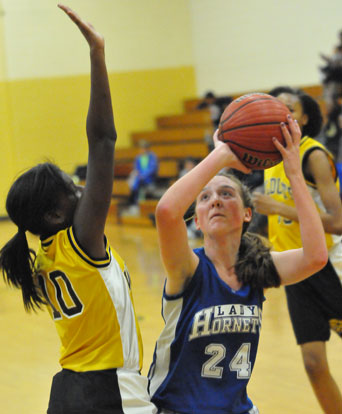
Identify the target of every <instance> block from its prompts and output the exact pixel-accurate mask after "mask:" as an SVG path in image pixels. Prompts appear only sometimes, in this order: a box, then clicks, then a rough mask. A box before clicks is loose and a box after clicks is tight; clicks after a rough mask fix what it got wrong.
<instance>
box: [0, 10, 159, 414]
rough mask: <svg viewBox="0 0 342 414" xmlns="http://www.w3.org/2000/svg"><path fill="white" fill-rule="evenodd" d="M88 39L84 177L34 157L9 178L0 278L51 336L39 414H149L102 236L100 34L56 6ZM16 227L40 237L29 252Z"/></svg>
mask: <svg viewBox="0 0 342 414" xmlns="http://www.w3.org/2000/svg"><path fill="white" fill-rule="evenodd" d="M59 7H60V8H61V9H62V10H63V11H64V12H65V13H66V14H67V16H68V17H69V18H70V19H71V20H72V21H73V22H74V23H75V24H76V25H77V27H78V28H79V30H80V31H81V33H82V34H83V36H84V38H85V40H86V41H87V43H88V44H89V48H90V62H91V96H90V103H89V110H88V116H87V137H88V146H89V159H88V168H87V177H86V185H85V187H84V189H83V190H81V189H79V188H77V187H76V186H75V185H74V184H73V182H72V180H71V179H70V178H69V177H68V176H67V174H65V173H64V172H62V171H61V170H60V169H59V168H58V167H57V166H56V165H53V164H50V163H45V164H39V165H37V166H35V167H33V168H31V169H30V170H28V171H26V172H25V173H23V174H22V175H21V176H20V177H19V178H17V180H16V181H15V182H14V183H13V185H12V187H11V189H10V191H9V193H8V196H7V202H6V208H7V211H8V214H9V216H10V218H11V220H12V221H13V222H14V223H15V224H16V225H17V226H18V231H17V233H16V234H15V235H14V236H13V238H12V239H11V240H10V241H9V242H8V243H7V244H6V245H5V246H4V247H3V248H2V249H1V252H0V267H1V269H2V272H3V275H4V278H5V280H6V281H7V282H8V283H10V284H12V285H14V286H16V287H18V288H20V289H21V291H22V295H23V300H24V305H25V308H26V309H35V308H40V307H41V306H42V305H43V304H46V305H48V309H49V312H50V314H51V317H52V318H53V320H54V322H55V325H56V329H57V332H58V335H59V337H60V340H61V356H60V364H61V366H62V370H61V371H60V372H59V373H57V374H56V375H55V376H54V379H53V383H52V387H51V394H50V401H49V408H48V414H63V413H69V414H71V413H73V414H96V413H98V414H100V413H101V414H105V413H108V414H113V413H117V414H137V413H138V414H154V413H156V411H157V410H156V408H155V407H154V405H153V404H152V403H151V402H150V399H149V396H148V393H147V380H146V378H143V377H142V376H141V375H140V370H141V367H142V341H141V335H140V331H139V326H138V322H137V319H136V316H135V311H134V306H133V302H132V292H131V283H130V278H129V274H128V271H127V268H126V266H125V263H124V261H123V260H122V259H121V258H120V256H119V255H118V253H117V252H115V251H114V250H112V249H111V248H110V246H109V245H108V243H107V240H106V238H105V236H104V228H105V223H106V217H107V212H108V208H109V204H110V199H111V195H112V188H113V171H114V148H115V142H116V137H117V136H116V130H115V126H114V120H113V111H112V104H111V96H110V89H109V81H108V75H107V69H106V63H105V54H104V39H103V37H102V35H100V34H99V33H97V32H96V31H95V29H94V28H93V27H92V25H90V24H89V23H86V22H85V21H84V20H82V19H81V18H80V17H79V16H78V15H77V14H76V13H74V12H73V11H72V10H71V9H70V8H68V7H66V6H62V5H60V6H59ZM26 231H29V232H31V233H33V234H36V235H38V236H39V237H40V246H39V250H38V253H37V255H36V254H35V253H34V252H33V251H32V250H31V249H29V246H28V243H27V239H26Z"/></svg>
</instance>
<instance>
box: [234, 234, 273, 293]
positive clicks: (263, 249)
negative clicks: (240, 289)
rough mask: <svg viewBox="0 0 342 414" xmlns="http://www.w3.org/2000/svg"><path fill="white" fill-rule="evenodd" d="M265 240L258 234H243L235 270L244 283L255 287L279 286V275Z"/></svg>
mask: <svg viewBox="0 0 342 414" xmlns="http://www.w3.org/2000/svg"><path fill="white" fill-rule="evenodd" d="M266 242H267V241H264V240H263V238H262V237H261V236H259V235H258V234H255V233H249V232H245V233H244V234H243V236H242V238H241V244H240V249H239V255H238V260H237V263H236V265H235V271H236V274H237V277H238V280H239V281H240V282H242V283H243V284H244V285H245V284H249V285H251V286H252V287H253V288H256V289H260V288H269V287H279V286H280V277H279V274H278V272H277V269H276V267H275V266H274V262H273V259H272V256H271V254H270V246H268V245H267V243H266Z"/></svg>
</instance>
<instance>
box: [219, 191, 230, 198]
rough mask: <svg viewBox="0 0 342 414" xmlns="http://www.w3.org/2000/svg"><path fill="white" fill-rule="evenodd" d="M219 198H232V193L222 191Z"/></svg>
mask: <svg viewBox="0 0 342 414" xmlns="http://www.w3.org/2000/svg"><path fill="white" fill-rule="evenodd" d="M221 196H222V197H225V198H229V197H232V196H233V194H232V192H231V191H229V190H222V191H221Z"/></svg>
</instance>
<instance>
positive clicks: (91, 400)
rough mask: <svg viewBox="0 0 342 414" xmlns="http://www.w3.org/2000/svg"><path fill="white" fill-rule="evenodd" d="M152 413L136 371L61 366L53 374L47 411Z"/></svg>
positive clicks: (51, 413) (143, 380)
mask: <svg viewBox="0 0 342 414" xmlns="http://www.w3.org/2000/svg"><path fill="white" fill-rule="evenodd" d="M156 413H157V409H156V408H155V406H154V405H153V404H152V403H151V402H150V399H149V395H148V393H147V379H146V378H145V377H143V376H141V375H140V374H139V373H138V372H136V371H130V370H127V369H123V368H118V369H109V370H103V371H87V372H75V371H71V370H68V369H63V370H62V371H60V372H58V373H57V374H56V375H55V376H54V377H53V381H52V387H51V393H50V401H49V408H48V410H47V414H156Z"/></svg>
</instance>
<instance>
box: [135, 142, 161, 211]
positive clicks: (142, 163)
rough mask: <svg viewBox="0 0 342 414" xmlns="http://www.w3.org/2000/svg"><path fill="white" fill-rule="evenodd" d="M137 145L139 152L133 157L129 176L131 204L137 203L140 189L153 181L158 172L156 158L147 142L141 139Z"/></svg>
mask: <svg viewBox="0 0 342 414" xmlns="http://www.w3.org/2000/svg"><path fill="white" fill-rule="evenodd" d="M139 147H140V148H141V152H140V154H139V155H137V156H136V158H135V161H134V169H133V171H132V172H131V174H130V178H129V185H130V189H131V194H130V198H129V204H130V205H133V206H134V205H137V204H138V201H139V195H141V190H142V189H146V187H148V186H150V185H151V184H154V183H155V181H156V178H157V173H158V158H157V156H156V154H155V153H154V152H152V151H151V150H150V144H149V142H147V141H144V140H141V141H140V142H139Z"/></svg>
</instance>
